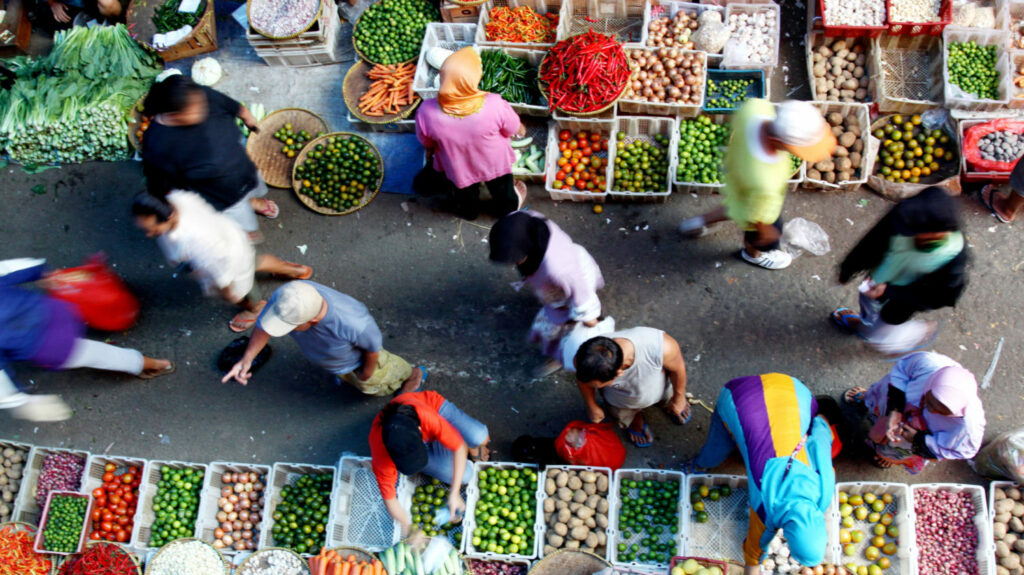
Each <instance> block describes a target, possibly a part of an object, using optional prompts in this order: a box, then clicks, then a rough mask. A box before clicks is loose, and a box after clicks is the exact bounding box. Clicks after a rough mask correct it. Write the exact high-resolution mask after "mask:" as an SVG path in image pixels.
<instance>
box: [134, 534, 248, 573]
mask: <svg viewBox="0 0 1024 575" xmlns="http://www.w3.org/2000/svg"><path fill="white" fill-rule="evenodd" d="M190 541H198V542H199V543H202V544H203V545H205V546H207V547H209V548H210V549H212V550H213V552H214V553H216V554H217V557H219V558H220V561H221V563H223V564H224V575H228V574H229V573H230V572H231V563H230V562H229V561H228V560H227V559H225V558H224V554H223V553H221V552H220V550H219V549H217V548H216V547H214V546H213V545H210V544H209V543H207V542H205V541H203V540H202V539H196V538H195V537H182V538H181V539H175V540H174V541H171V542H170V543H168V544H166V545H164V546H163V547H161V548H160V549H159V550H158V551H157V552H156V554H155V555H153V557H152V558H151V559H149V560H148V561H146V575H152V569H153V564H154V563H156V560H157V558H158V557H160V554H162V553H163V552H164V551H166V550H167V549H168V548H169V547H170V546H172V545H174V544H176V543H188V542H190ZM203 575H220V574H219V573H204V574H203Z"/></svg>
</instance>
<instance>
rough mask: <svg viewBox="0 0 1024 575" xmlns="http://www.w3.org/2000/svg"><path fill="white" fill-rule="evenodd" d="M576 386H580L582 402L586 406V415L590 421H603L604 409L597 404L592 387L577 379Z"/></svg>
mask: <svg viewBox="0 0 1024 575" xmlns="http://www.w3.org/2000/svg"><path fill="white" fill-rule="evenodd" d="M576 386H577V387H579V388H580V395H582V396H583V403H584V404H585V405H586V407H587V417H589V418H590V422H591V423H601V422H602V421H604V410H603V409H601V406H600V405H598V404H597V398H596V397H595V394H594V388H592V387H590V386H589V385H587V384H585V383H583V382H582V381H577V382H576Z"/></svg>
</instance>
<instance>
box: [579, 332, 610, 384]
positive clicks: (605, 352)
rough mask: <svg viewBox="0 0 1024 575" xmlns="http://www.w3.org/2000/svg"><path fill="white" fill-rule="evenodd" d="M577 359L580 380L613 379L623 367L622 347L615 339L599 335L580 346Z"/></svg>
mask: <svg viewBox="0 0 1024 575" xmlns="http://www.w3.org/2000/svg"><path fill="white" fill-rule="evenodd" d="M575 361H576V379H577V380H578V381H584V382H586V381H600V382H606V381H611V380H613V379H615V376H616V375H618V373H619V368H621V367H622V348H621V347H619V344H617V343H615V340H613V339H611V338H607V337H604V336H598V337H595V338H591V339H588V340H587V341H585V342H584V343H583V345H581V346H580V349H579V351H577V352H576V357H575Z"/></svg>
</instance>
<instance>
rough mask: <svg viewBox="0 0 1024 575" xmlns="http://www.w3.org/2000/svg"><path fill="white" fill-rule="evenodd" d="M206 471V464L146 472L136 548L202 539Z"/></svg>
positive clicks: (166, 464)
mask: <svg viewBox="0 0 1024 575" xmlns="http://www.w3.org/2000/svg"><path fill="white" fill-rule="evenodd" d="M206 471H207V467H206V464H203V463H186V462H183V461H151V462H150V463H149V465H148V466H147V467H146V469H145V470H144V472H143V481H142V488H141V490H140V494H141V495H142V502H141V503H140V504H139V506H140V507H141V512H140V513H138V515H137V517H138V524H137V525H135V531H134V532H133V533H132V542H131V546H132V547H134V548H137V549H155V548H158V547H162V546H163V545H165V544H166V543H170V542H171V541H174V540H175V539H179V538H182V537H198V536H199V521H198V519H199V503H200V500H201V496H202V491H203V482H204V480H205V478H206Z"/></svg>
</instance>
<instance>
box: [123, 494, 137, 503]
mask: <svg viewBox="0 0 1024 575" xmlns="http://www.w3.org/2000/svg"><path fill="white" fill-rule="evenodd" d="M121 499H123V500H124V502H125V503H131V502H132V501H135V494H134V493H132V492H131V491H129V492H128V493H125V494H124V495H122V496H121Z"/></svg>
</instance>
